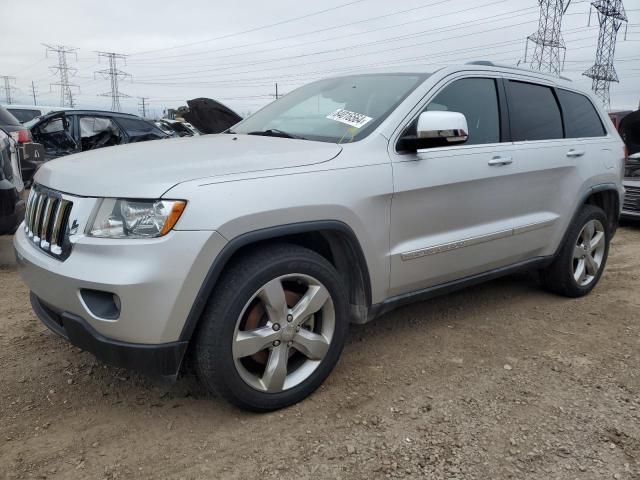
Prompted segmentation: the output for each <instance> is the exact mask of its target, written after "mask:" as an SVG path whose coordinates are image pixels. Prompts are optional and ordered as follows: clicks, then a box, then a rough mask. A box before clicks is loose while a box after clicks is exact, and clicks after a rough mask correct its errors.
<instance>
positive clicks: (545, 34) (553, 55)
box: [524, 0, 571, 75]
mask: <svg viewBox="0 0 640 480" xmlns="http://www.w3.org/2000/svg"><path fill="white" fill-rule="evenodd" d="M538 3H539V4H540V20H539V22H538V31H537V32H536V33H534V34H531V35H529V36H528V37H527V43H526V48H525V54H524V57H525V58H524V61H525V62H527V49H528V47H529V42H532V43H533V44H534V45H535V48H534V50H533V56H532V58H531V62H530V63H531V68H532V69H534V70H539V71H541V72H547V73H551V74H554V75H560V72H561V71H562V69H563V67H564V57H565V55H566V52H567V47H566V46H565V43H564V40H563V38H562V33H561V29H562V16H563V15H564V14H565V12H566V11H567V8H568V7H569V4H570V3H571V0H538ZM561 50H562V52H563V53H562V60H561V59H560V51H561Z"/></svg>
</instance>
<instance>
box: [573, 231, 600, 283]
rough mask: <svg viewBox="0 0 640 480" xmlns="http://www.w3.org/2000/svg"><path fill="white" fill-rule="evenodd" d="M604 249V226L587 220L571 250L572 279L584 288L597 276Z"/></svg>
mask: <svg viewBox="0 0 640 480" xmlns="http://www.w3.org/2000/svg"><path fill="white" fill-rule="evenodd" d="M605 249H606V242H605V231H604V226H603V225H602V223H601V222H600V221H599V220H595V219H593V220H589V221H588V222H587V223H586V224H585V226H584V227H582V230H581V231H580V235H578V241H577V243H576V245H575V247H574V250H573V278H574V279H575V281H576V283H577V284H578V285H579V286H581V287H585V286H587V285H589V284H590V283H591V282H593V280H594V279H595V278H596V276H597V275H598V272H599V271H600V268H601V266H602V261H603V259H604V253H605Z"/></svg>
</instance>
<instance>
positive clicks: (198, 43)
mask: <svg viewBox="0 0 640 480" xmlns="http://www.w3.org/2000/svg"><path fill="white" fill-rule="evenodd" d="M364 1H366V0H354V1H352V2H347V3H343V4H341V5H336V6H335V7H331V8H325V9H324V10H319V11H316V12H312V13H307V14H306V15H301V16H299V17H294V18H289V19H287V20H281V21H280V22H276V23H272V24H269V25H262V26H260V27H255V28H250V29H249V30H243V31H241V32H235V33H228V34H226V35H220V36H218V37H213V38H208V39H205V40H199V41H197V42H190V43H183V44H181V45H175V46H173V47H167V48H157V49H155V50H147V51H144V52H135V53H132V54H131V55H146V54H149V53H155V52H164V51H167V50H176V49H178V48H184V47H191V46H193V45H200V44H203V43H209V42H213V41H216V40H223V39H225V38H231V37H236V36H238V35H244V34H247V33H253V32H257V31H259V30H264V29H267V28H271V27H277V26H279V25H285V24H287V23H291V22H295V21H298V20H302V19H305V18H309V17H314V16H316V15H320V14H323V13H327V12H331V11H333V10H338V9H340V8H344V7H348V6H351V5H355V4H356V3H362V2H364Z"/></svg>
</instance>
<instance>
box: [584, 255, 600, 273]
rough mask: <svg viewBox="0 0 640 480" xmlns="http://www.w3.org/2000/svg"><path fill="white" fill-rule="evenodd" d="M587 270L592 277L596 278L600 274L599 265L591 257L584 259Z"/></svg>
mask: <svg viewBox="0 0 640 480" xmlns="http://www.w3.org/2000/svg"><path fill="white" fill-rule="evenodd" d="M584 263H585V269H586V271H587V273H588V274H589V275H591V276H595V275H596V273H598V268H599V267H598V264H597V263H596V261H595V259H594V258H593V257H592V256H591V255H587V256H586V257H584Z"/></svg>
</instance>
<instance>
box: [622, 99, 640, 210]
mask: <svg viewBox="0 0 640 480" xmlns="http://www.w3.org/2000/svg"><path fill="white" fill-rule="evenodd" d="M618 130H619V131H620V136H621V137H622V140H623V141H624V143H625V146H626V150H627V161H626V165H625V172H624V188H625V190H626V194H625V197H624V205H623V207H622V216H623V217H624V218H626V219H629V220H640V110H637V111H635V112H632V113H629V114H628V115H626V116H625V117H624V118H623V119H622V120H621V121H620V126H619V128H618Z"/></svg>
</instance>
